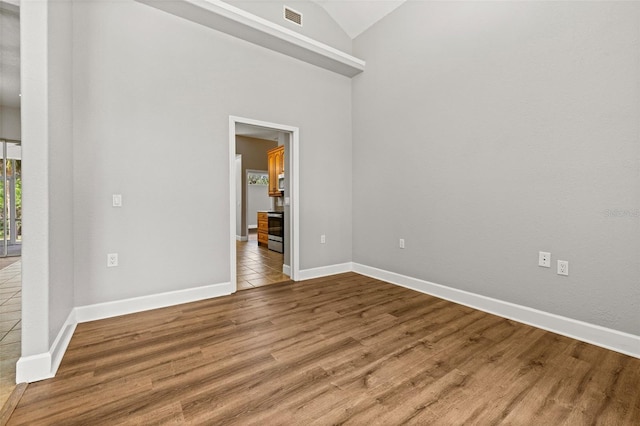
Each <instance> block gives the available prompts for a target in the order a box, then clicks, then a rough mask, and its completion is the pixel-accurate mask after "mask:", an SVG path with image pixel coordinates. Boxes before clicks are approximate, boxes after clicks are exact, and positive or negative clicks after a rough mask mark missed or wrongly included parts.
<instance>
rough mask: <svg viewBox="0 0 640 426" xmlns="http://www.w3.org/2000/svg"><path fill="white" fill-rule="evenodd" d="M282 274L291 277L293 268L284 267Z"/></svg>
mask: <svg viewBox="0 0 640 426" xmlns="http://www.w3.org/2000/svg"><path fill="white" fill-rule="evenodd" d="M282 273H283V274H285V275H286V276H288V277H290V276H291V266H289V265H282Z"/></svg>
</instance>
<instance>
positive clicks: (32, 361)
mask: <svg viewBox="0 0 640 426" xmlns="http://www.w3.org/2000/svg"><path fill="white" fill-rule="evenodd" d="M53 376H54V374H53V373H52V372H51V352H45V353H42V354H36V355H30V356H23V357H20V359H19V360H18V362H17V363H16V383H33V382H37V381H39V380H44V379H50V378H51V377H53Z"/></svg>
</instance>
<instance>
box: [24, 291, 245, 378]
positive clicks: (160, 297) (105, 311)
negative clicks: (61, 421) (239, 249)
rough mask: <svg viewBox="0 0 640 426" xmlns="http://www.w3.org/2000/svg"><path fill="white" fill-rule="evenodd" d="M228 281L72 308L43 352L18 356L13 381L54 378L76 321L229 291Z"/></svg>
mask: <svg viewBox="0 0 640 426" xmlns="http://www.w3.org/2000/svg"><path fill="white" fill-rule="evenodd" d="M233 291H234V289H233V288H232V286H231V283H221V284H212V285H206V286H202V287H195V288H188V289H185V290H177V291H170V292H167V293H160V294H152V295H149V296H142V297H134V298H131V299H125V300H117V301H114V302H107V303H97V304H95V305H87V306H77V307H75V308H73V310H72V311H71V313H70V314H69V316H68V317H67V320H66V321H65V323H64V325H63V326H62V328H61V329H60V332H59V333H58V336H57V337H56V339H55V340H54V342H53V344H52V345H51V349H49V351H48V352H46V353H41V354H36V355H31V356H26V357H21V358H20V359H19V360H18V362H17V364H16V383H22V382H27V383H32V382H37V381H39V380H44V379H49V378H51V377H54V376H55V374H56V372H57V371H58V367H59V366H60V362H61V361H62V357H63V356H64V353H65V351H66V350H67V347H68V346H69V342H70V341H71V337H72V336H73V332H74V331H75V329H76V325H77V324H78V323H82V322H87V321H95V320H99V319H105V318H111V317H116V316H120V315H126V314H133V313H136V312H142V311H148V310H151V309H158V308H165V307H167V306H173V305H179V304H182V303H189V302H196V301H198V300H203V299H210V298H212V297H219V296H226V295H228V294H231V293H233Z"/></svg>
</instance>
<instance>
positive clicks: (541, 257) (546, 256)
mask: <svg viewBox="0 0 640 426" xmlns="http://www.w3.org/2000/svg"><path fill="white" fill-rule="evenodd" d="M538 266H544V267H545V268H551V253H547V252H546V251H541V252H539V253H538Z"/></svg>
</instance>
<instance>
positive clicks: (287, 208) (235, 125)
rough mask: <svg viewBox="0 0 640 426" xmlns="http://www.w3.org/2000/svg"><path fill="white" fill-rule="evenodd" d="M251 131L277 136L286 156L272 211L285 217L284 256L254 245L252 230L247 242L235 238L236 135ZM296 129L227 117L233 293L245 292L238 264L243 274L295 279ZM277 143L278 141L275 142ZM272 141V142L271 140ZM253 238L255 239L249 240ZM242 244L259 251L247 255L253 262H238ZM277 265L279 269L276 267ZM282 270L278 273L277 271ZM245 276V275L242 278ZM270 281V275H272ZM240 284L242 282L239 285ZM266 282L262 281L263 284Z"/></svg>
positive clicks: (244, 227) (248, 234)
mask: <svg viewBox="0 0 640 426" xmlns="http://www.w3.org/2000/svg"><path fill="white" fill-rule="evenodd" d="M247 128H251V129H252V130H257V131H259V132H270V133H271V134H274V133H275V134H278V135H280V137H281V139H280V140H279V142H280V145H283V146H284V147H285V151H286V155H285V161H286V165H285V170H288V171H289V172H288V173H285V176H286V178H284V181H285V183H284V184H285V187H286V189H285V190H284V193H283V194H282V197H281V199H280V201H279V202H280V203H281V205H279V206H277V207H276V206H275V204H274V208H278V209H279V210H281V211H282V212H283V214H284V216H285V218H286V219H285V246H284V253H282V254H279V253H276V252H272V251H269V250H268V248H267V247H261V246H260V245H258V242H257V241H256V240H257V239H258V235H257V232H255V231H253V230H249V231H253V232H247V233H246V236H247V241H246V242H244V241H242V240H243V238H242V236H238V233H237V229H238V227H237V220H236V219H237V217H238V210H237V208H238V200H237V197H238V194H239V193H240V191H238V187H237V179H236V173H237V169H236V163H237V162H236V156H237V155H238V154H239V153H238V152H236V135H239V134H241V133H242V132H243V129H247ZM298 132H299V131H298V128H296V127H292V126H286V125H280V124H275V123H268V122H263V121H258V120H253V119H247V118H241V117H234V116H231V117H229V179H230V191H229V194H230V204H229V205H230V219H231V220H230V237H229V240H230V247H229V249H230V250H229V251H230V254H231V255H230V260H231V262H230V277H231V279H230V280H231V283H233V285H234V286H235V288H236V290H240V289H242V288H243V287H244V288H246V285H245V284H244V281H247V280H245V279H244V277H242V278H243V279H242V280H241V279H239V278H238V277H239V275H241V274H240V273H239V272H240V269H239V268H238V261H239V260H241V261H243V263H244V265H243V268H244V269H243V270H242V271H241V272H245V273H246V272H251V271H248V270H247V268H248V269H251V266H255V267H256V268H257V269H260V270H262V271H263V272H266V273H270V274H274V275H275V274H276V273H280V274H285V275H283V277H285V278H287V279H291V280H296V279H297V276H298V270H299V267H298V265H299V239H298V235H299V233H298V202H299V200H298V185H297V181H298ZM276 139H278V138H276ZM272 140H273V138H272ZM243 190H244V192H245V193H248V192H249V191H248V189H247V188H243ZM248 222H249V220H245V225H244V226H243V229H246V230H247V229H248V228H249V227H248V226H246V223H248ZM252 237H254V238H255V239H254V238H252ZM242 244H253V245H255V246H256V247H253V246H251V247H249V246H248V245H246V246H245V247H248V248H250V249H260V251H257V252H255V253H251V252H250V251H249V253H250V254H251V256H254V259H251V260H250V261H248V262H247V261H246V259H241V256H243V255H244V254H246V253H247V252H246V250H247V249H246V248H244V251H243V250H242V249H241V245H242ZM278 255H279V256H282V257H281V258H280V259H281V260H278V259H274V257H275V256H278ZM255 256H258V257H259V259H256V258H255ZM260 261H264V264H260ZM278 262H280V266H281V268H280V266H278ZM280 269H281V270H280ZM242 275H246V274H242ZM286 276H288V277H286ZM272 277H273V275H272ZM257 278H259V276H254V279H257ZM240 281H243V282H240ZM266 281H268V280H265V282H266Z"/></svg>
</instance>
